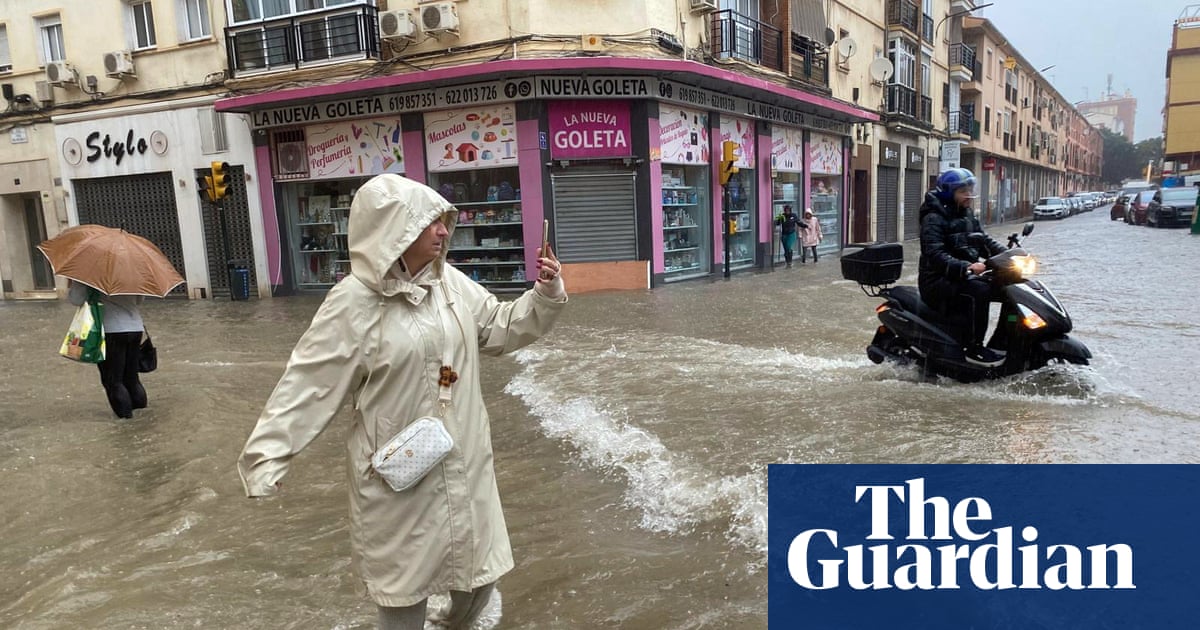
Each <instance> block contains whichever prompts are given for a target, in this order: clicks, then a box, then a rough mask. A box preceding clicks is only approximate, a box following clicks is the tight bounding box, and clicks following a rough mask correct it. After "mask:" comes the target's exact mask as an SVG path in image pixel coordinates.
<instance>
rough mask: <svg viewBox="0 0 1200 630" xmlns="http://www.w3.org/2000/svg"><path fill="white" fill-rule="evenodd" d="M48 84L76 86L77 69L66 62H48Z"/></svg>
mask: <svg viewBox="0 0 1200 630" xmlns="http://www.w3.org/2000/svg"><path fill="white" fill-rule="evenodd" d="M46 82H47V83H49V84H50V85H74V84H75V68H72V67H71V64H69V63H67V62H65V61H47V62H46Z"/></svg>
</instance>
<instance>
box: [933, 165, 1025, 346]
mask: <svg viewBox="0 0 1200 630" xmlns="http://www.w3.org/2000/svg"><path fill="white" fill-rule="evenodd" d="M975 183H976V181H975V174H974V173H972V172H971V171H969V170H967V169H965V168H952V169H950V170H947V171H946V172H944V173H942V174H941V175H939V176H938V179H937V188H936V190H933V191H930V192H927V193H925V202H924V203H923V204H921V214H920V216H921V259H920V262H919V267H918V275H917V285H918V287H919V289H920V291H921V299H922V300H923V301H924V302H925V303H926V304H928V305H929V306H931V307H933V308H935V309H938V310H939V311H941V312H942V313H943V314H945V315H947V316H949V317H951V318H954V319H958V320H965V321H963V325H961V326H959V327H958V330H959V333H960V337H959V341H960V342H961V343H962V344H963V347H964V349H965V353H966V356H965V359H966V360H967V361H968V362H970V363H973V364H975V365H980V366H985V367H995V366H998V365H1001V364H1003V363H1004V353H1003V352H999V351H996V350H993V349H991V348H987V347H985V346H984V345H983V337H984V335H985V334H986V333H987V325H988V305H989V303H990V302H992V301H996V300H997V299H998V298H999V294H998V292H997V290H996V288H995V287H994V285H993V284H992V283H991V282H989V281H987V280H985V279H983V278H981V277H980V274H982V273H983V272H984V270H985V269H986V267H985V266H984V264H983V263H982V262H980V260H981V258H987V257H989V256H993V255H995V254H999V253H1001V252H1003V251H1005V249H1006V248H1005V247H1004V246H1003V245H1001V244H1000V243H999V242H997V241H996V240H995V239H993V238H992V237H990V236H988V235H987V234H985V233H984V232H983V228H982V226H980V224H979V221H978V219H976V218H975V213H974V211H973V210H972V209H971V200H972V199H974V198H975Z"/></svg>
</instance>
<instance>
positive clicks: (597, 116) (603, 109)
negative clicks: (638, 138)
mask: <svg viewBox="0 0 1200 630" xmlns="http://www.w3.org/2000/svg"><path fill="white" fill-rule="evenodd" d="M549 112H550V137H551V140H552V147H551V151H550V152H551V156H552V157H554V158H555V159H578V158H585V157H623V156H629V155H632V148H631V147H630V142H629V136H630V115H629V103H628V101H551V102H550V105H549Z"/></svg>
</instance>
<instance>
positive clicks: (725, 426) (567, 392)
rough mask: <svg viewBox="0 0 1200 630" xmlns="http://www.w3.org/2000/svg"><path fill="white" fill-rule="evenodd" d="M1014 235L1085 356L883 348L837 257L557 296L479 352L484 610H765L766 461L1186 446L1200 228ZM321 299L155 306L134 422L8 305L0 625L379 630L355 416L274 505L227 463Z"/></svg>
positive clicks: (57, 318)
mask: <svg viewBox="0 0 1200 630" xmlns="http://www.w3.org/2000/svg"><path fill="white" fill-rule="evenodd" d="M1019 227H1020V226H1019V225H1017V224H1010V225H1008V226H1005V228H1004V229H1001V228H996V227H994V228H992V229H991V230H990V232H991V233H992V235H993V236H995V237H997V239H1001V237H1003V236H1006V235H1007V234H1008V233H1010V232H1013V231H1016V230H1017V229H1019ZM1024 244H1025V246H1026V247H1027V249H1029V250H1030V251H1031V252H1032V253H1033V254H1034V255H1036V256H1037V257H1038V258H1039V263H1040V276H1039V277H1040V279H1042V280H1043V281H1044V282H1045V283H1046V284H1047V285H1049V286H1050V288H1051V289H1052V290H1053V291H1054V292H1055V293H1056V294H1057V296H1058V297H1059V299H1060V300H1062V302H1063V303H1064V304H1065V305H1066V307H1067V308H1068V309H1069V311H1070V313H1071V316H1072V318H1073V320H1074V323H1075V330H1074V331H1073V333H1072V336H1075V337H1077V338H1079V339H1080V340H1081V341H1083V342H1084V343H1085V344H1087V346H1088V347H1089V348H1090V349H1091V351H1092V353H1093V354H1094V355H1095V358H1094V361H1093V365H1091V366H1089V367H1082V368H1081V367H1069V366H1068V367H1053V368H1047V369H1045V370H1041V371H1039V372H1035V373H1031V374H1026V375H1022V376H1019V377H1014V378H1011V379H1006V380H1002V381H997V382H990V383H982V384H972V385H963V384H958V383H954V382H945V381H940V382H930V381H926V380H925V379H923V378H921V377H920V376H919V375H918V374H916V373H914V372H912V371H910V370H906V369H897V368H893V367H890V366H886V365H883V366H877V365H874V364H872V363H871V362H870V361H868V359H867V358H866V355H865V352H864V348H865V346H866V344H867V343H868V341H869V340H870V338H871V334H872V332H873V330H874V327H875V326H876V325H877V320H876V318H875V313H874V308H875V306H876V305H878V304H879V302H880V300H879V299H878V298H870V297H866V296H864V295H863V294H862V293H861V292H860V290H859V288H858V286H857V285H855V284H853V283H850V282H846V281H843V280H841V275H840V267H839V263H838V260H837V259H835V258H830V257H824V258H822V259H821V262H820V263H819V264H817V265H804V266H797V267H796V268H793V269H786V270H785V269H782V268H781V269H779V270H777V271H776V272H774V273H762V274H742V275H735V276H734V278H733V279H732V280H730V281H724V280H720V279H717V280H714V281H711V282H709V281H698V282H690V283H681V284H676V285H671V286H668V287H665V288H661V289H657V290H655V291H653V292H636V293H608V294H589V295H579V296H574V297H572V298H571V303H570V306H569V308H568V309H567V311H566V312H565V314H564V316H563V318H562V319H561V320H560V322H559V325H558V326H557V327H556V328H555V330H554V331H553V333H552V334H551V335H550V336H548V337H547V338H546V339H544V340H543V341H542V342H540V343H538V344H536V345H534V346H533V347H531V348H529V349H527V350H524V351H522V352H520V353H518V354H516V355H515V356H512V357H505V358H501V359H487V360H485V363H484V379H485V383H484V392H485V398H486V399H487V401H488V403H489V405H490V411H491V415H492V418H493V435H494V439H495V446H496V470H497V475H498V479H499V483H500V491H501V495H502V497H503V498H504V502H505V514H506V517H507V521H508V528H509V531H510V534H511V537H512V544H513V554H514V558H515V560H516V568H515V569H514V570H513V571H512V572H511V573H509V574H508V575H507V576H505V577H504V578H502V579H501V581H500V582H499V585H498V588H499V591H500V592H501V594H502V606H501V610H502V618H501V620H500V623H499V625H498V626H497V627H500V628H556V629H557V628H563V629H571V628H604V627H607V628H636V629H641V628H646V629H675V628H678V629H684V628H760V627H765V626H766V619H767V587H766V584H767V577H766V570H765V569H766V567H765V557H766V519H767V510H766V506H767V493H766V465H767V464H770V463H781V462H820V463H851V462H852V463H917V462H921V463H966V462H970V463H986V462H1009V463H1049V462H1055V463H1082V462H1089V463H1109V462H1122V463H1134V462H1136V463H1149V462H1172V463H1194V462H1196V461H1198V460H1200V455H1198V454H1200V411H1197V409H1196V406H1195V402H1194V401H1195V392H1194V389H1195V385H1196V383H1197V381H1198V379H1200V377H1198V376H1197V366H1198V365H1200V327H1198V326H1197V324H1196V322H1195V317H1196V313H1198V312H1200V294H1198V293H1197V291H1195V290H1194V285H1195V278H1194V277H1192V276H1190V275H1188V272H1189V271H1190V270H1191V269H1194V266H1195V261H1196V260H1197V259H1200V237H1194V236H1190V235H1189V234H1188V233H1187V230H1154V229H1149V228H1143V227H1134V226H1128V225H1125V224H1124V223H1121V222H1110V221H1109V220H1108V210H1107V207H1101V208H1098V209H1096V210H1095V211H1093V212H1089V213H1085V214H1083V215H1080V216H1076V217H1072V218H1069V219H1066V220H1064V221H1055V222H1039V223H1038V224H1037V227H1036V229H1035V231H1034V233H1033V234H1032V235H1031V236H1030V237H1028V238H1027V239H1026V240H1025V241H1024ZM905 250H906V252H905V253H906V257H907V260H908V262H907V263H906V264H905V273H904V278H903V280H902V282H903V283H912V284H915V281H916V256H917V247H916V243H915V242H909V243H906V244H905ZM567 286H568V290H569V289H570V277H569V276H568V277H567ZM319 303H320V298H319V297H300V298H284V299H276V300H265V301H250V302H233V303H230V302H224V301H222V302H212V301H204V302H184V301H152V302H151V303H148V305H147V306H146V308H145V309H144V311H143V312H144V315H145V319H146V323H147V326H148V328H149V330H150V332H151V334H152V335H153V336H154V340H155V343H156V345H158V347H159V366H160V367H159V370H158V371H157V372H155V373H153V374H149V375H145V378H144V382H145V384H146V389H147V391H148V394H149V397H150V407H149V408H148V409H146V410H143V411H138V412H136V413H135V415H134V419H133V420H128V421H118V420H116V419H115V418H114V417H113V416H112V414H111V412H110V410H109V409H108V406H107V404H106V402H105V399H104V394H103V391H102V390H101V388H100V384H99V379H98V377H97V374H96V371H95V369H94V368H92V367H91V366H84V365H79V364H74V363H71V362H68V361H65V360H63V359H61V358H59V357H57V355H56V350H57V347H58V344H59V342H60V341H61V338H62V334H63V332H64V331H65V330H66V327H67V325H68V324H69V322H70V319H71V315H72V307H71V306H70V305H69V304H68V303H66V302H65V301H64V302H58V303H54V302H49V303H47V302H37V303H33V302H25V303H15V302H3V303H0V355H2V356H3V357H4V361H3V362H2V363H0V475H2V477H0V478H2V479H3V483H2V484H0V505H3V506H4V508H3V517H2V518H0V540H3V542H4V545H3V547H4V548H3V551H2V552H0V627H4V628H15V629H27V630H32V629H43V628H45V629H49V628H176V627H179V628H184V627H186V628H233V627H237V628H296V629H300V628H303V629H308V628H330V629H334V628H339V629H342V628H344V629H349V628H373V627H374V623H375V608H374V606H373V604H370V603H369V602H368V600H367V599H366V597H365V595H363V594H361V593H360V592H359V587H358V582H357V579H356V578H355V576H354V575H353V573H352V572H351V569H350V562H349V532H348V516H347V498H346V483H345V481H344V453H343V450H344V447H343V438H344V429H345V427H346V424H347V423H346V420H348V419H349V412H348V411H343V418H342V421H341V422H335V423H334V424H332V425H331V427H330V429H329V430H327V431H326V433H325V434H324V435H322V436H321V437H319V438H318V439H317V440H316V441H315V442H314V443H313V445H312V446H311V447H310V448H309V449H308V450H306V451H305V452H304V453H302V454H301V455H300V456H298V457H297V458H296V459H295V461H294V462H293V464H292V467H291V473H290V474H289V475H288V476H287V477H286V478H285V479H284V491H283V493H282V495H281V496H279V497H276V498H272V499H268V500H260V501H252V500H248V499H246V498H244V496H243V493H242V487H241V483H240V481H239V479H238V476H237V472H236V470H235V467H234V461H235V459H236V457H237V455H238V453H239V451H240V449H241V447H242V444H243V442H244V441H245V438H246V436H247V435H248V433H249V431H250V429H251V427H252V426H253V425H254V422H255V420H256V419H257V417H258V414H259V412H260V411H261V409H262V405H263V403H264V402H265V401H266V398H267V396H268V394H269V393H270V391H271V389H272V388H273V387H274V385H275V382H276V381H277V380H278V378H279V375H280V373H281V371H282V369H283V366H284V363H285V361H286V359H287V356H288V354H289V352H290V351H291V349H292V346H293V345H294V344H295V342H296V340H297V339H298V338H299V336H300V334H301V333H302V332H303V331H304V329H305V328H306V327H307V324H308V320H309V318H310V317H311V315H312V313H313V312H314V311H315V309H316V307H317V306H318V304H319Z"/></svg>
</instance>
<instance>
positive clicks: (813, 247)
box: [800, 245, 817, 263]
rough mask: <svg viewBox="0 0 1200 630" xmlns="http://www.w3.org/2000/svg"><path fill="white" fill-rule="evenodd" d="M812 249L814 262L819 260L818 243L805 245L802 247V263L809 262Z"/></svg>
mask: <svg viewBox="0 0 1200 630" xmlns="http://www.w3.org/2000/svg"><path fill="white" fill-rule="evenodd" d="M810 249H811V250H812V255H813V262H817V246H816V245H805V246H803V247H801V248H800V262H801V263H806V262H808V250H810Z"/></svg>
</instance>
